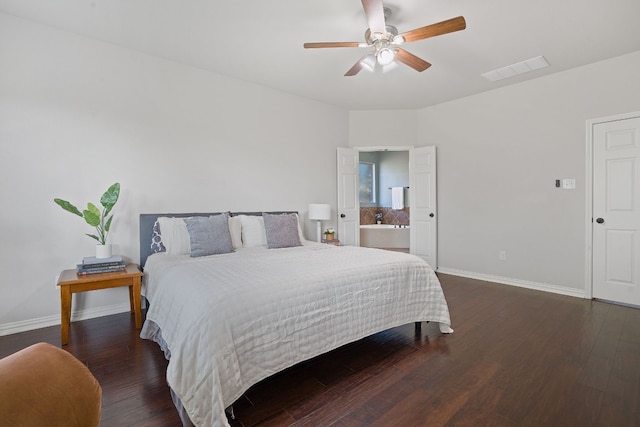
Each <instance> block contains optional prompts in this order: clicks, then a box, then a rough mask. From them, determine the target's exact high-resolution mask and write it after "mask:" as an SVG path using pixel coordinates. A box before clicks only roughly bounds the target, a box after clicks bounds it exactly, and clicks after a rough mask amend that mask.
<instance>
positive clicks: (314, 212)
mask: <svg viewBox="0 0 640 427" xmlns="http://www.w3.org/2000/svg"><path fill="white" fill-rule="evenodd" d="M309 219H310V220H314V221H318V242H320V241H322V239H321V236H322V221H323V220H328V219H331V205H327V204H321V203H312V204H310V205H309Z"/></svg>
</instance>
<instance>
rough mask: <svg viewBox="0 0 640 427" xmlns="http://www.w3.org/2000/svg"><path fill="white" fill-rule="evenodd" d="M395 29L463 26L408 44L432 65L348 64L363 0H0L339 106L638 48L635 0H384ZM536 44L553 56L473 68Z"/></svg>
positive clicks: (404, 105)
mask: <svg viewBox="0 0 640 427" xmlns="http://www.w3.org/2000/svg"><path fill="white" fill-rule="evenodd" d="M385 6H388V7H390V8H391V9H392V11H393V15H392V16H391V18H390V19H389V20H388V22H387V23H388V24H392V25H395V26H396V27H397V28H398V30H399V31H400V32H401V33H402V32H405V31H408V30H412V29H414V28H418V27H422V26H424V25H428V24H432V23H435V22H439V21H442V20H445V19H449V18H453V17H456V16H460V15H462V16H464V17H465V19H466V21H467V29H466V30H464V31H459V32H456V33H451V34H446V35H442V36H438V37H435V38H431V39H426V40H421V41H417V42H413V43H409V44H405V45H404V46H403V47H404V48H405V49H406V50H408V51H410V52H411V53H413V54H415V55H418V56H419V57H421V58H423V59H425V60H426V61H428V62H430V63H431V64H433V66H432V67H431V68H429V69H427V70H426V71H424V72H422V73H418V72H416V71H415V70H413V69H411V68H409V67H407V66H404V65H400V66H398V67H397V68H396V69H394V70H392V71H390V72H388V73H385V74H382V73H372V72H367V71H364V70H363V71H361V72H360V74H358V75H357V76H355V77H344V76H343V75H344V73H345V72H346V71H347V70H348V69H349V68H350V67H351V66H352V65H353V64H354V63H355V62H356V61H357V60H358V59H359V58H360V57H361V56H362V55H363V54H364V53H366V51H365V50H364V49H362V48H344V49H303V47H302V44H303V43H304V42H324V41H356V42H361V41H364V31H365V30H366V27H367V24H366V19H365V16H364V12H363V10H362V4H361V2H360V0H323V1H310V0H306V1H305V0H269V1H266V0H254V1H238V0H227V1H220V0H55V1H51V0H0V11H1V12H5V13H8V14H11V15H15V16H18V17H22V18H26V19H29V20H33V21H36V22H39V23H43V24H46V25H50V26H52V27H56V28H60V29H63V30H68V31H71V32H74V33H77V34H81V35H84V36H87V37H92V38H95V39H98V40H103V41H106V42H109V43H113V44H115V45H119V46H123V47H126V48H130V49H135V50H137V51H141V52H146V53H149V54H152V55H156V56H159V57H162V58H166V59H170V60H173V61H177V62H180V63H184V64H189V65H192V66H195V67H200V68H204V69H208V70H211V71H214V72H217V73H220V74H224V75H228V76H233V77H236V78H239V79H242V80H246V81H250V82H254V83H258V84H261V85H265V86H269V87H272V88H276V89H280V90H282V91H285V92H288V93H292V94H296V95H300V96H303V97H307V98H312V99H316V100H318V101H321V102H326V103H329V104H333V105H337V106H341V107H344V108H345V109H348V110H380V109H382V110H390V109H416V108H421V107H426V106H430V105H434V104H438V103H441V102H445V101H448V100H452V99H456V98H460V97H464V96H468V95H471V94H475V93H479V92H483V91H487V90H491V89H495V88H497V87H501V86H505V85H509V84H513V83H518V82H522V81H524V80H527V79H533V78H538V77H540V76H543V75H546V74H550V73H556V72H559V71H562V70H566V69H569V68H574V67H578V66H581V65H585V64H588V63H592V62H596V61H600V60H603V59H607V58H611V57H615V56H619V55H622V54H625V53H630V52H633V51H637V50H640V25H638V18H639V17H640V1H639V0H484V1H480V0H404V1H403V0H389V1H388V2H386V3H385ZM539 55H543V56H544V57H545V58H546V59H547V60H548V61H549V63H550V64H551V66H550V67H548V68H545V69H542V70H536V71H533V72H530V73H527V74H523V75H520V76H516V77H513V78H510V79H506V80H502V81H500V82H493V83H492V82H489V81H486V80H485V79H484V78H482V77H481V76H480V74H482V73H484V72H486V71H490V70H493V69H496V68H500V67H503V66H506V65H510V64H512V63H515V62H519V61H523V60H526V59H529V58H532V57H535V56H539Z"/></svg>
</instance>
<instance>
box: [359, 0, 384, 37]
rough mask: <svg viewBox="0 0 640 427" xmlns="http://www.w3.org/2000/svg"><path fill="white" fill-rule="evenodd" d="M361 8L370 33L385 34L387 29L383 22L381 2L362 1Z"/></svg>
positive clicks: (379, 0)
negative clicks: (365, 16)
mask: <svg viewBox="0 0 640 427" xmlns="http://www.w3.org/2000/svg"><path fill="white" fill-rule="evenodd" d="M362 7H363V8H364V13H365V15H367V23H368V24H369V29H370V30H371V32H372V33H382V34H385V33H386V32H387V27H386V24H385V22H384V7H382V0H362Z"/></svg>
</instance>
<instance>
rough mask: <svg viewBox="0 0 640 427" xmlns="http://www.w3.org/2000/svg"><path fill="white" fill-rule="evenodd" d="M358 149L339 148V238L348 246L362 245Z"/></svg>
mask: <svg viewBox="0 0 640 427" xmlns="http://www.w3.org/2000/svg"><path fill="white" fill-rule="evenodd" d="M358 163H359V155H358V151H357V150H353V149H351V148H338V165H337V170H338V179H337V181H338V210H337V213H338V239H340V243H342V244H343V245H347V246H360V197H359V192H358Z"/></svg>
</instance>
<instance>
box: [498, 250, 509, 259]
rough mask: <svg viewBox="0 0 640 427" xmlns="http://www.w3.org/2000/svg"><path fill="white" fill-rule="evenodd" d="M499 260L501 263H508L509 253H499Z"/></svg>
mask: <svg viewBox="0 0 640 427" xmlns="http://www.w3.org/2000/svg"><path fill="white" fill-rule="evenodd" d="M498 259H499V260H500V261H506V260H507V251H500V252H498Z"/></svg>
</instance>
